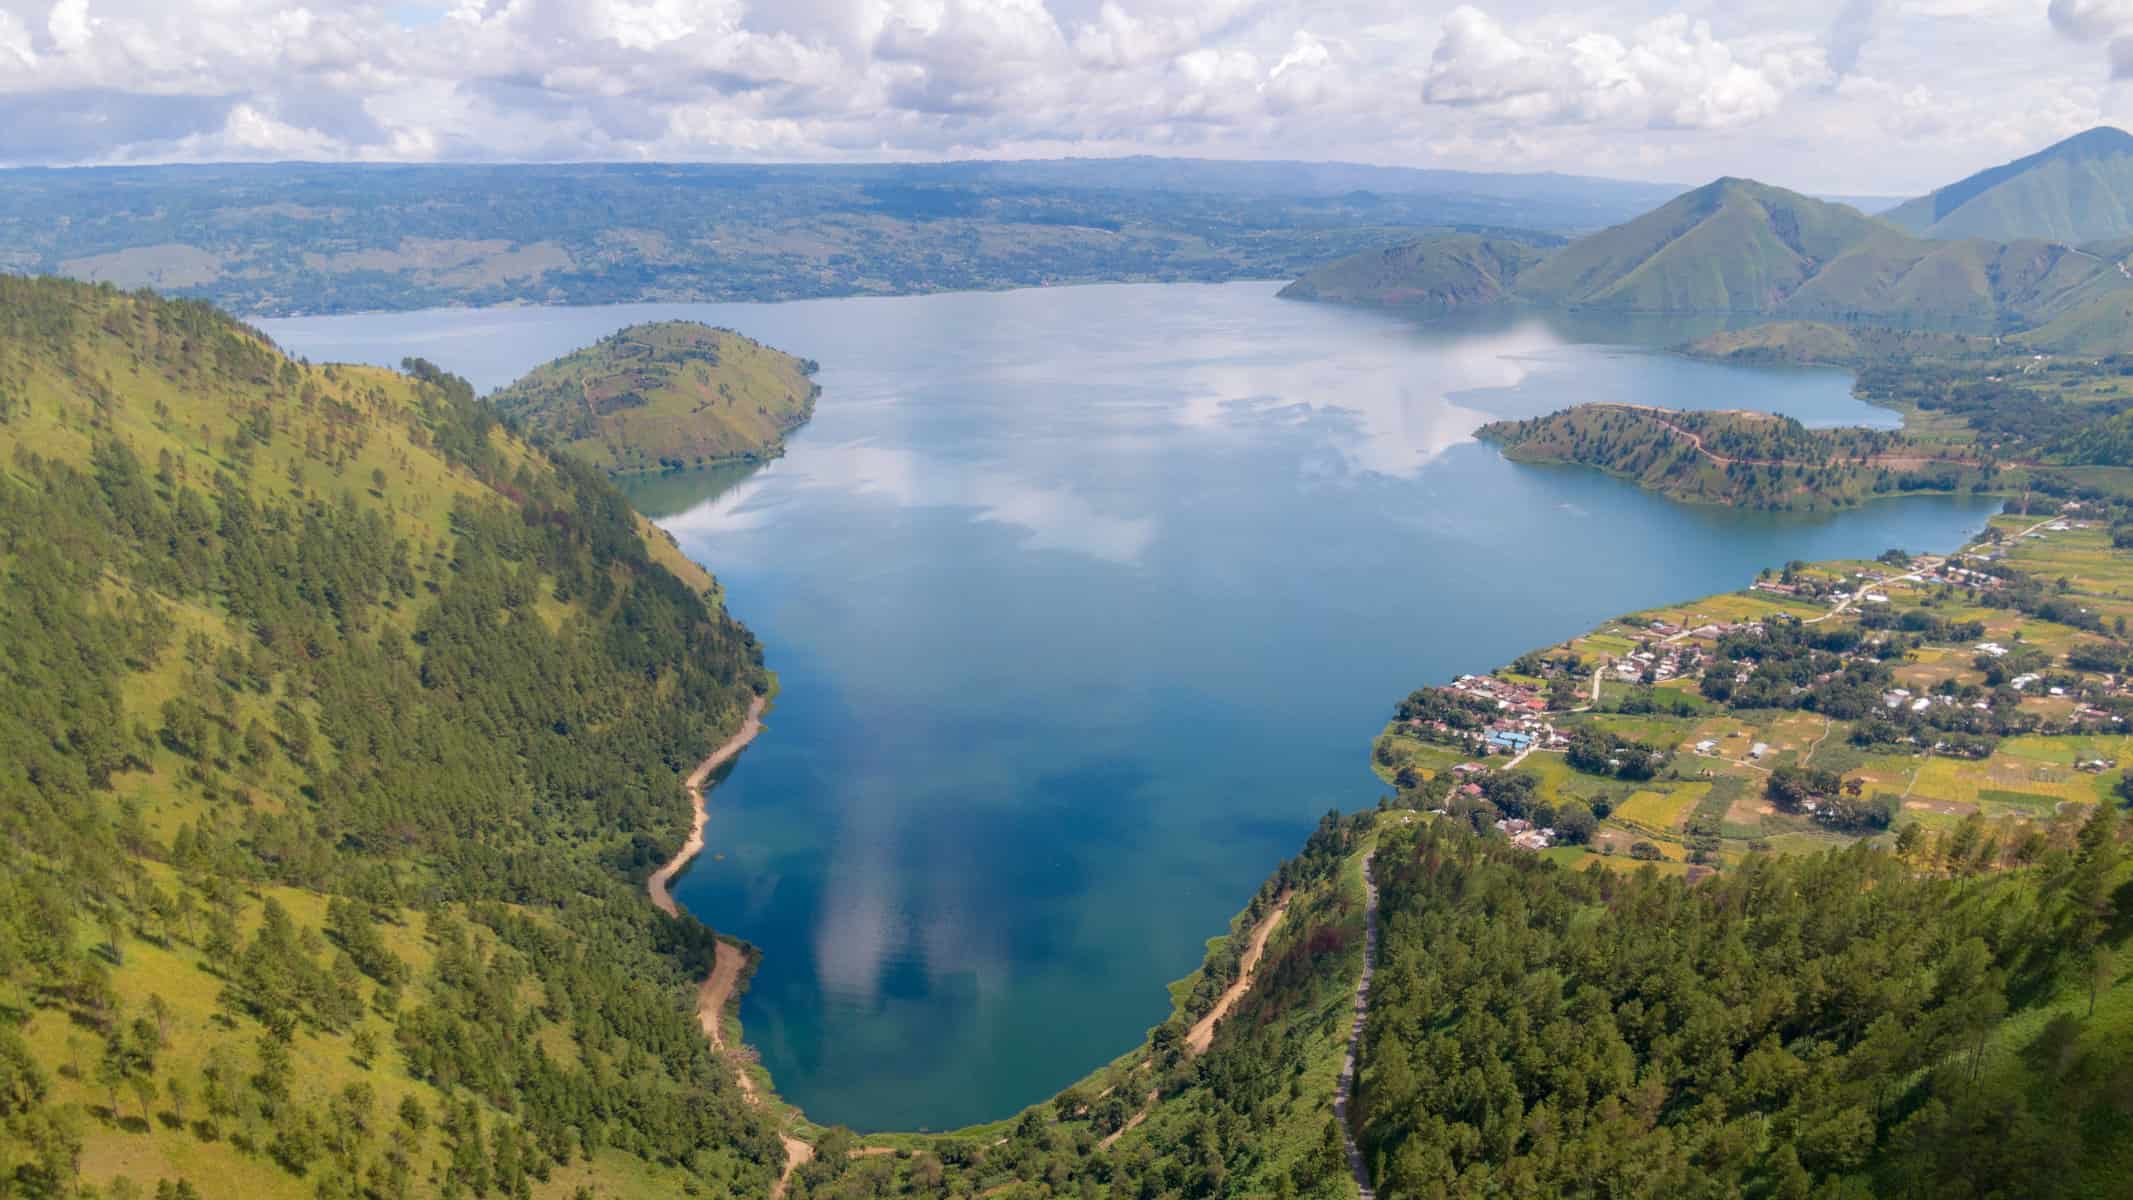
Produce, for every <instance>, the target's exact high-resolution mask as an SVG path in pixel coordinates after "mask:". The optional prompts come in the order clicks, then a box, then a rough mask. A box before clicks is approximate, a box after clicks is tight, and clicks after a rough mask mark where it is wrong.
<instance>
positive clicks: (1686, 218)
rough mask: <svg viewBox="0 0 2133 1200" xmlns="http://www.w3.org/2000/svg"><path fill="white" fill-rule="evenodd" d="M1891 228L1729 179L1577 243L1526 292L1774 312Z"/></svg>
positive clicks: (1569, 299)
mask: <svg viewBox="0 0 2133 1200" xmlns="http://www.w3.org/2000/svg"><path fill="white" fill-rule="evenodd" d="M1885 232H1886V231H1885V230H1884V229H1883V227H1882V226H1880V225H1878V224H1876V223H1875V222H1874V221H1873V220H1872V219H1871V218H1868V217H1865V216H1862V215H1860V214H1859V213H1858V212H1856V211H1855V210H1853V209H1850V208H1846V207H1845V206H1843V205H1841V204H1827V203H1824V202H1822V201H1819V200H1812V199H1809V198H1808V197H1806V196H1802V195H1800V194H1798V193H1796V192H1788V191H1785V190H1783V189H1781V188H1773V187H1768V186H1766V185H1763V184H1759V183H1755V182H1752V181H1750V180H1744V179H1721V180H1718V181H1717V182H1715V183H1711V184H1707V185H1705V186H1703V187H1700V188H1697V189H1696V190H1695V191H1692V192H1687V193H1684V194H1682V195H1680V196H1677V197H1675V198H1674V199H1673V200H1671V201H1669V202H1667V203H1666V204H1664V205H1662V206H1660V207H1659V208H1657V209H1654V210H1653V211H1651V212H1649V213H1646V214H1645V215H1643V216H1641V217H1638V218H1637V219H1635V220H1633V221H1630V222H1628V223H1626V224H1622V225H1617V226H1615V227H1613V228H1612V229H1605V230H1602V231H1600V232H1599V233H1596V234H1593V235H1592V236H1590V237H1585V238H1580V239H1578V240H1577V241H1575V242H1572V243H1571V244H1570V245H1568V246H1565V247H1564V248H1563V249H1561V250H1558V251H1556V252H1555V253H1554V254H1551V255H1550V256H1549V257H1548V260H1547V261H1546V262H1544V263H1542V264H1541V265H1539V266H1538V267H1536V268H1534V269H1533V270H1532V271H1530V272H1528V273H1527V274H1526V276H1525V278H1524V280H1523V282H1522V283H1521V285H1520V287H1519V292H1520V294H1521V295H1522V296H1525V297H1527V298H1529V299H1532V300H1535V301H1537V302H1540V303H1546V304H1562V305H1580V306H1587V307H1596V308H1614V309H1624V310H1629V311H1634V312H1767V311H1770V310H1772V309H1773V308H1775V307H1777V306H1779V305H1781V304H1782V303H1784V301H1785V300H1786V299H1787V298H1788V297H1790V296H1791V295H1793V294H1794V293H1795V292H1797V291H1799V290H1800V288H1801V287H1802V286H1803V285H1804V284H1806V283H1807V281H1809V280H1810V279H1812V278H1813V277H1814V275H1815V273H1816V271H1817V270H1819V269H1820V267H1821V266H1822V264H1825V263H1828V262H1830V261H1831V260H1833V259H1836V258H1838V257H1839V256H1841V255H1843V254H1845V253H1847V252H1848V251H1851V250H1854V249H1856V248H1858V247H1860V246H1863V245H1869V244H1872V243H1874V242H1876V241H1877V240H1879V239H1880V238H1881V237H1882V236H1883V235H1884V234H1885Z"/></svg>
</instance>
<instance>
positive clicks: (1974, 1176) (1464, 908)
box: [1359, 805, 2133, 1198]
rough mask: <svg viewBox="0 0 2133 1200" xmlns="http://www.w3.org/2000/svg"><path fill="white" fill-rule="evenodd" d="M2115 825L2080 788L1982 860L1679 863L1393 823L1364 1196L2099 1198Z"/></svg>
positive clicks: (2119, 1137) (1876, 854)
mask: <svg viewBox="0 0 2133 1200" xmlns="http://www.w3.org/2000/svg"><path fill="white" fill-rule="evenodd" d="M2120 825H2121V819H2120V817H2119V814H2118V812H2117V810H2116V809H2115V808H2113V807H2112V806H2110V805H2099V806H2093V807H2090V808H2089V809H2088V811H2087V812H2085V813H2083V814H2082V815H2081V816H2080V817H2079V818H2078V819H2070V820H2067V821H2063V822H2060V823H2059V824H2058V825H2056V826H2055V827H2054V829H2053V830H2052V835H2051V841H2050V844H2049V848H2048V849H2047V850H2045V851H2044V852H2043V853H2042V854H2041V856H2040V858H2039V860H2038V862H2037V863H2036V865H2034V866H2031V867H2027V868H2023V869H2021V870H2015V871H2007V872H2000V873H1995V874H1990V875H1986V876H1982V877H1976V876H1974V875H1973V873H1972V871H1971V869H1970V868H1969V867H1968V865H1967V861H1965V862H1958V861H1955V860H1953V859H1944V858H1940V857H1938V856H1933V855H1928V854H1926V853H1924V852H1921V851H1913V852H1911V853H1909V854H1907V855H1898V854H1891V853H1886V852H1883V851H1881V850H1877V849H1874V848H1872V847H1870V846H1868V845H1866V844H1863V843H1862V844H1860V845H1858V846H1855V847H1854V848H1852V849H1851V850H1848V851H1837V852H1830V853H1826V854H1821V855H1814V856H1805V857H1785V856H1769V855H1764V856H1755V857H1751V858H1750V859H1748V860H1747V861H1745V862H1744V863H1742V864H1740V865H1739V866H1736V867H1734V868H1732V869H1730V870H1728V871H1726V872H1723V873H1721V874H1720V875H1718V876H1715V877H1713V878H1709V879H1706V880H1704V881H1702V882H1701V883H1698V884H1694V885H1691V884H1687V883H1684V882H1683V881H1682V880H1680V879H1670V878H1663V877H1661V876H1660V875H1659V874H1657V873H1656V872H1654V871H1652V870H1651V869H1650V868H1646V869H1643V870H1641V871H1637V872H1631V873H1621V872H1615V871H1609V870H1605V869H1599V868H1595V869H1591V870H1587V871H1582V872H1572V871H1566V870H1562V869H1560V868H1558V867H1556V866H1555V865H1553V864H1550V863H1547V862H1545V861H1543V860H1541V859H1539V858H1536V857H1535V856H1532V855H1529V854H1522V853H1520V852H1518V851H1516V850H1513V849H1512V848H1511V847H1510V846H1509V844H1508V843H1506V842H1505V841H1504V840H1503V839H1502V838H1500V837H1497V838H1490V837H1485V836H1481V835H1477V834H1474V833H1472V832H1470V831H1467V830H1466V829H1465V828H1464V827H1463V825H1461V824H1460V823H1456V822H1448V821H1439V822H1430V823H1425V824H1422V825H1419V826H1416V827H1413V829H1412V831H1408V830H1399V831H1393V832H1388V833H1387V834H1386V835H1385V836H1384V837H1383V839H1382V841H1381V844H1380V846H1379V848H1378V850H1377V852H1376V863H1377V868H1376V874H1377V879H1378V882H1379V885H1380V887H1381V888H1382V889H1383V897H1384V899H1383V908H1384V913H1385V916H1384V923H1385V937H1384V943H1383V950H1382V954H1381V962H1380V965H1379V968H1378V972H1377V983H1376V984H1375V986H1374V988H1373V992H1372V1007H1371V1012H1370V1018H1369V1022H1368V1025H1367V1029H1366V1033H1365V1037H1364V1042H1365V1051H1364V1054H1363V1062H1364V1069H1363V1082H1362V1088H1361V1091H1360V1094H1359V1109H1360V1117H1361V1120H1362V1124H1363V1132H1362V1140H1363V1142H1364V1145H1365V1152H1366V1154H1368V1156H1369V1157H1370V1159H1371V1160H1372V1162H1373V1163H1374V1169H1375V1173H1376V1180H1377V1190H1378V1194H1379V1195H1380V1196H1386V1197H1403V1198H1405V1197H1437V1196H1491V1195H1512V1196H1534V1195H1552V1196H1657V1195H1664V1196H1758V1197H1808V1196H1935V1197H1984V1196H2028V1197H2045V1196H2098V1197H2101V1196H2110V1195H2123V1194H2124V1191H2123V1189H2124V1186H2125V1181H2126V1180H2127V1179H2128V1178H2133V1110H2129V1109H2128V1107H2127V1104H2126V1097H2127V1096H2128V1095H2129V1094H2133V1042H2128V1040H2127V1039H2126V1037H2125V1029H2126V1022H2127V1021H2128V1019H2133V989H2129V988H2127V987H2126V986H2125V985H2124V984H2122V983H2119V981H2121V980H2123V979H2124V978H2125V976H2126V971H2125V969H2124V967H2123V964H2121V963H2119V962H2118V961H2117V958H2116V954H2117V952H2118V949H2119V948H2120V947H2122V946H2123V944H2124V942H2125V940H2126V938H2127V936H2128V933H2129V932H2133V931H2129V929H2128V922H2129V919H2133V884H2129V883H2128V882H2127V871H2126V870H2125V862H2124V856H2125V855H2124V848H2123V846H2122V845H2121V842H2122V830H2121V828H2120ZM2114 983H2118V987H2117V990H2116V991H2115V992H2114V991H2111V990H2110V989H2111V987H2112V985H2113V984H2114ZM2099 1001H2100V1002H2099Z"/></svg>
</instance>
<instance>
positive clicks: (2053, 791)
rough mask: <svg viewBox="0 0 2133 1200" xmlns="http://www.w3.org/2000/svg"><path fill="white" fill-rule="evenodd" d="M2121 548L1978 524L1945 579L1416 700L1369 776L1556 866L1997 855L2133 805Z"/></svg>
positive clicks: (1477, 679)
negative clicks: (2028, 830)
mask: <svg viewBox="0 0 2133 1200" xmlns="http://www.w3.org/2000/svg"><path fill="white" fill-rule="evenodd" d="M2115 550H2116V547H2115V546H2113V544H2112V537H2111V532H2110V530H2109V529H2108V528H2107V527H2106V526H2105V525H2103V524H2102V523H2101V522H2095V521H2087V520H2081V519H2077V518H2072V517H2068V516H2065V515H2063V514H2062V515H2057V516H2054V517H2052V518H2051V519H2048V520H2043V521H2037V520H2033V519H2021V518H2014V517H2001V518H1995V519H1994V521H1993V523H1992V524H1991V526H1990V527H1989V528H1988V530H1987V531H1986V533H1985V534H1984V535H1982V536H1981V537H1980V538H1979V539H1978V540H1977V541H1975V542H1973V543H1972V544H1971V545H1969V546H1967V547H1964V548H1963V549H1962V550H1960V551H1958V552H1957V553H1954V554H1950V555H1947V556H1944V557H1943V556H1920V557H1915V558H1914V557H1911V556H1908V555H1903V554H1900V553H1898V552H1895V551H1891V552H1890V553H1889V554H1887V555H1884V556H1882V558H1881V559H1880V560H1877V561H1875V562H1863V561H1862V562H1834V563H1820V564H1806V563H1793V564H1788V565H1787V566H1786V567H1785V568H1783V569H1782V570H1772V571H1768V572H1765V573H1764V575H1763V577H1761V578H1758V579H1755V580H1753V581H1750V582H1749V583H1748V585H1747V586H1746V587H1744V588H1743V589H1742V590H1741V591H1739V592H1734V593H1727V594H1723V595H1719V596H1712V597H1706V598H1704V599H1703V600H1699V601H1695V602H1692V603H1689V604H1685V605H1678V606H1669V607H1664V608H1659V609H1653V610H1647V611H1644V612H1639V613H1633V614H1628V615H1625V616H1624V617H1622V618H1619V619H1617V620H1614V621H1611V622H1608V623H1606V624H1604V625H1602V626H1601V627H1599V628H1597V629H1595V630H1593V631H1592V632H1590V633H1588V634H1586V635H1583V636H1581V637H1577V638H1572V639H1570V640H1568V641H1566V642H1564V643H1562V644H1560V645H1557V646H1554V647H1550V648H1547V649H1544V650H1539V651H1536V652H1534V653H1531V654H1528V655H1526V656H1524V657H1522V658H1521V659H1520V660H1519V661H1518V662H1517V663H1516V664H1513V665H1511V666H1507V667H1503V668H1499V669H1497V670H1494V671H1491V672H1488V673H1482V674H1466V675H1461V676H1459V677H1458V678H1456V679H1453V680H1452V681H1450V682H1449V683H1444V684H1439V685H1433V686H1429V687H1425V688H1423V689H1420V690H1419V691H1417V692H1416V693H1414V694H1413V695H1411V696H1410V697H1409V698H1408V700H1406V701H1404V702H1402V704H1401V706H1400V710H1399V712H1397V713H1396V714H1395V718H1394V720H1393V722H1392V723H1391V724H1390V725H1388V726H1387V728H1386V731H1385V733H1384V735H1383V736H1382V737H1381V739H1380V743H1379V747H1378V751H1377V755H1376V758H1377V763H1378V769H1379V770H1380V772H1381V774H1382V775H1383V776H1384V778H1386V780H1387V781H1388V782H1389V783H1392V784H1394V785H1395V787H1396V788H1397V789H1398V790H1399V792H1400V798H1401V799H1402V801H1403V802H1405V803H1411V804H1414V805H1416V806H1417V807H1423V808H1426V809H1428V810H1429V811H1433V812H1437V813H1440V814H1445V815H1460V814H1462V813H1478V814H1479V815H1478V816H1477V817H1476V818H1475V819H1477V820H1481V821H1485V823H1486V824H1488V825H1489V826H1492V827H1493V828H1495V829H1496V830H1498V831H1499V832H1501V833H1502V834H1503V836H1505V837H1506V838H1507V839H1509V840H1510V841H1511V842H1512V843H1513V844H1514V845H1517V846H1519V847H1521V848H1524V849H1527V850H1531V851H1533V852H1535V853H1539V854H1543V855H1546V856H1548V857H1551V858H1557V859H1560V860H1562V861H1565V862H1569V863H1584V862H1590V861H1601V862H1605V863H1606V864H1607V865H1609V866H1615V867H1628V866H1637V865H1644V864H1650V865H1652V866H1654V867H1656V868H1657V869H1660V870H1663V871H1685V872H1686V871H1695V872H1701V871H1704V870H1709V869H1722V868H1723V867H1724V865H1725V864H1727V863H1729V862H1735V861H1738V860H1739V859H1740V858H1741V857H1742V856H1744V855H1747V854H1751V853H1763V852H1805V851H1811V850H1813V849H1816V848H1820V847H1827V846H1833V845H1841V844H1844V843H1846V842H1849V841H1852V840H1856V839H1857V838H1859V837H1862V836H1865V837H1893V836H1894V831H1895V830H1896V829H1897V828H1898V827H1900V826H1902V825H1906V824H1917V825H1919V826H1920V827H1921V829H1923V830H1925V831H1926V832H1928V833H1929V834H1948V833H1949V831H1950V830H1952V829H1953V828H1954V827H1956V826H1957V825H1959V824H1960V823H1961V822H1963V821H1965V820H1966V819H1970V818H1973V817H1975V818H1976V819H1979V820H1983V821H1986V822H1987V823H1988V824H1991V825H1994V826H1995V827H1997V826H2006V827H2007V829H2008V835H2007V840H2006V844H2009V845H2011V844H2013V834H2012V830H2013V829H2014V828H2016V827H2018V826H2020V825H2022V824H2024V823H2036V822H2042V821H2049V820H2053V819H2057V818H2059V817H2061V816H2062V815H2063V814H2065V813H2067V812H2069V811H2072V810H2075V809H2078V808H2079V807H2080V806H2082V805H2085V804H2089V803H2094V802H2095V801H2097V800H2099V799H2103V798H2106V797H2110V796H2115V795H2117V794H2119V791H2120V789H2121V788H2123V787H2126V786H2129V785H2126V784H2125V783H2124V780H2125V772H2124V770H2123V769H2121V767H2120V765H2119V764H2120V763H2121V762H2122V761H2133V737H2129V736H2128V734H2127V718H2128V717H2129V716H2133V650H2129V649H2128V648H2127V646H2126V644H2125V642H2124V640H2123V638H2124V634H2125V618H2126V617H2127V616H2128V615H2129V614H2133V557H2129V556H2126V555H2123V554H2119V553H2114V551H2115ZM2114 634H2115V635H2116V636H2113V635H2114ZM1595 748H1597V749H1595ZM1625 761H1628V762H1630V763H1633V764H1634V769H1625ZM1647 770H1648V771H1649V772H1650V774H1649V775H1645V774H1643V772H1645V771H1647ZM1773 779H1782V780H1783V781H1784V782H1783V783H1782V784H1780V785H1773V783H1772V781H1773ZM1801 780H1804V781H1805V782H1797V781H1801ZM1797 789H1804V790H1800V791H1799V794H1797V795H1795V794H1793V793H1794V791H1795V790H1797ZM1817 789H1819V790H1817ZM1565 813H1570V814H1578V815H1577V816H1576V817H1575V819H1574V820H1572V821H1571V822H1570V825H1571V826H1572V827H1571V828H1567V829H1566V828H1564V816H1563V814H1565ZM1585 813H1589V814H1591V815H1592V817H1593V818H1594V827H1593V828H1591V829H1590V830H1589V831H1588V830H1585V829H1583V828H1581V827H1580V826H1581V825H1582V823H1583V816H1582V814H1585Z"/></svg>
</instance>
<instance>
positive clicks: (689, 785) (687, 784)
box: [644, 696, 764, 917]
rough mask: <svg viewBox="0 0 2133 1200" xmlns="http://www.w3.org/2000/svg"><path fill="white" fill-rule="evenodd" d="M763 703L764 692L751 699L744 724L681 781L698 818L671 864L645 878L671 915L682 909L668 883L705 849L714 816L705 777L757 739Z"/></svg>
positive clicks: (655, 900)
mask: <svg viewBox="0 0 2133 1200" xmlns="http://www.w3.org/2000/svg"><path fill="white" fill-rule="evenodd" d="M763 703H764V701H763V697H761V696H757V697H756V698H755V699H753V700H751V701H749V702H748V716H747V718H746V719H744V720H743V721H742V722H741V727H740V728H739V729H737V730H735V731H734V734H733V736H732V737H730V738H727V739H726V744H725V745H723V746H720V747H719V748H718V749H716V750H713V751H712V752H711V756H710V757H709V758H706V759H705V760H704V761H703V762H701V763H698V764H697V766H696V769H695V770H694V771H691V772H689V777H688V778H687V779H684V780H682V782H681V786H682V788H683V789H684V790H686V791H687V792H688V793H689V803H690V806H691V807H693V808H694V809H695V810H696V812H695V817H694V819H693V820H691V822H690V823H689V836H688V839H687V840H686V841H684V842H682V844H681V849H679V850H676V851H675V852H674V857H673V858H671V859H668V860H667V865H665V866H663V867H661V868H659V869H658V870H656V871H654V872H652V877H651V878H650V879H647V880H645V881H644V888H645V891H646V892H648V893H650V894H651V897H652V903H653V905H655V906H656V907H657V908H658V909H659V911H660V912H663V913H665V914H666V915H668V916H670V917H678V916H680V915H681V910H680V909H679V908H678V907H676V906H675V904H674V897H673V896H672V895H670V894H669V893H668V891H667V884H668V883H670V882H671V881H672V880H673V878H674V876H676V875H678V874H680V873H681V869H682V868H683V867H686V866H688V865H689V860H690V859H692V858H695V857H696V856H697V855H698V854H700V853H702V852H703V848H704V822H705V821H707V820H708V819H709V817H710V813H709V811H708V810H707V809H706V808H705V806H704V780H706V779H709V778H711V772H713V771H716V770H718V769H719V768H720V767H723V766H725V765H726V764H727V763H728V762H730V761H732V759H733V756H734V755H736V754H739V753H740V752H741V751H742V750H743V749H745V748H746V747H747V745H748V743H750V742H752V741H754V740H755V735H756V734H759V733H761V732H763Z"/></svg>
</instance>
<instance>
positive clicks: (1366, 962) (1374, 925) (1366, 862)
mask: <svg viewBox="0 0 2133 1200" xmlns="http://www.w3.org/2000/svg"><path fill="white" fill-rule="evenodd" d="M1377 965H1378V884H1377V880H1376V878H1374V877H1373V876H1372V875H1371V873H1370V859H1369V858H1365V859H1363V976H1362V978H1360V979H1358V980H1356V981H1355V1023H1354V1024H1353V1025H1351V1026H1349V1027H1348V1056H1347V1058H1346V1059H1344V1060H1343V1061H1342V1062H1341V1081H1340V1085H1339V1087H1338V1088H1337V1089H1336V1090H1335V1091H1334V1093H1333V1116H1334V1119H1336V1120H1338V1121H1339V1122H1340V1126H1341V1143H1342V1145H1343V1146H1345V1147H1346V1149H1347V1151H1348V1170H1349V1171H1351V1172H1353V1173H1354V1175H1355V1186H1356V1188H1357V1189H1358V1190H1360V1191H1361V1193H1362V1197H1363V1200H1377V1189H1376V1188H1373V1187H1371V1186H1370V1167H1369V1165H1368V1164H1366V1163H1365V1162H1364V1161H1363V1151H1362V1148H1361V1147H1359V1146H1357V1145H1356V1144H1355V1125H1354V1123H1353V1122H1352V1121H1351V1120H1350V1118H1349V1113H1348V1102H1349V1101H1350V1100H1352V1099H1354V1098H1355V1052H1356V1048H1357V1047H1358V1045H1360V1043H1361V1042H1362V1040H1363V1018H1364V1017H1365V1016H1366V1015H1368V1013H1369V1011H1370V973H1371V972H1372V971H1373V970H1375V969H1376V968H1377Z"/></svg>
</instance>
